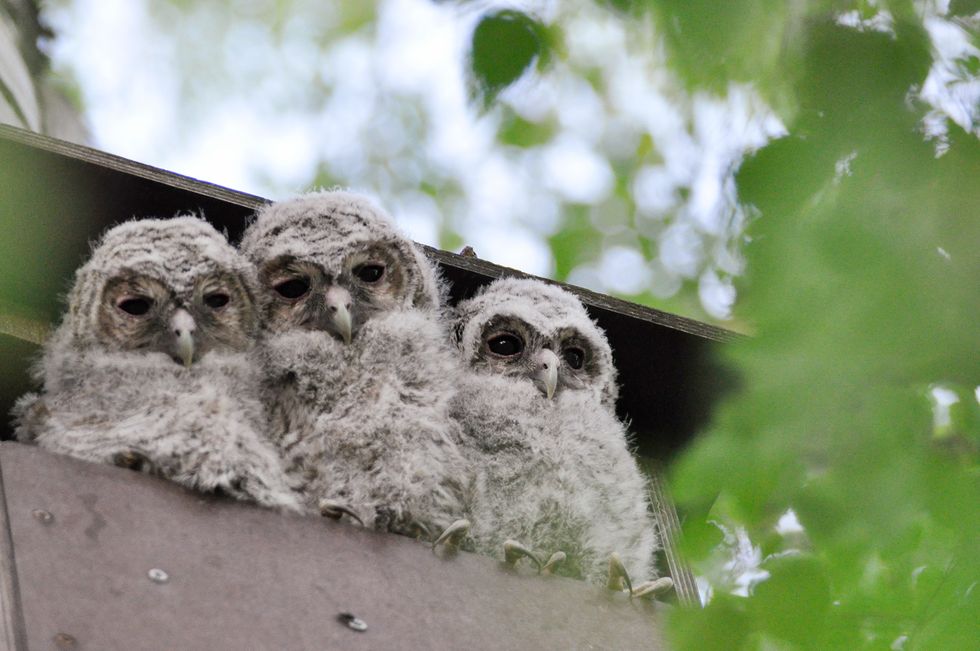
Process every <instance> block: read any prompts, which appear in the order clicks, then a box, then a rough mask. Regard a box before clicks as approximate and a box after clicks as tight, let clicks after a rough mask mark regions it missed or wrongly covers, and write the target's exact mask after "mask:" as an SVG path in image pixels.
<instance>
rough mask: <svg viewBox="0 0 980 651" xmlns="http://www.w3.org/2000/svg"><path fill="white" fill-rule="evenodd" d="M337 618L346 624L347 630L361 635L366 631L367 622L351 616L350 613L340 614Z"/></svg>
mask: <svg viewBox="0 0 980 651" xmlns="http://www.w3.org/2000/svg"><path fill="white" fill-rule="evenodd" d="M337 618H338V619H339V620H340V621H342V622H343V623H345V624H347V628H349V629H351V630H352V631H357V632H358V633H363V632H364V631H366V630H367V622H365V621H364V620H363V619H361V618H360V617H357V616H355V615H352V614H350V613H340V614H339V615H337Z"/></svg>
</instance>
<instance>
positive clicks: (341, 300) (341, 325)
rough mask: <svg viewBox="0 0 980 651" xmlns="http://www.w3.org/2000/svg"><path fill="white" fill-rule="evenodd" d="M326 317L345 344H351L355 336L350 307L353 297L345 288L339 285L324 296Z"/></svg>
mask: <svg viewBox="0 0 980 651" xmlns="http://www.w3.org/2000/svg"><path fill="white" fill-rule="evenodd" d="M324 303H325V309H326V313H327V314H326V316H327V319H328V322H329V324H330V327H331V329H332V330H335V331H336V332H337V334H339V335H340V336H341V337H342V338H343V339H344V343H345V344H349V343H350V341H351V336H352V335H353V323H352V322H351V316H350V307H351V303H352V301H351V296H350V292H348V291H347V290H346V289H344V288H343V287H338V286H337V285H334V286H332V287H331V288H330V289H328V290H327V293H326V295H325V296H324Z"/></svg>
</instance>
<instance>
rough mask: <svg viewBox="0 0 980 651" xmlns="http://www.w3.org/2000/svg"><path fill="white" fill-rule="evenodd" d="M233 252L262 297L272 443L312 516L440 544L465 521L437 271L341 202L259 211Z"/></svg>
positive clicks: (376, 217) (337, 198)
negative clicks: (349, 513)
mask: <svg viewBox="0 0 980 651" xmlns="http://www.w3.org/2000/svg"><path fill="white" fill-rule="evenodd" d="M241 250H242V252H243V253H244V254H245V255H246V256H247V257H248V258H249V259H250V260H252V261H253V262H254V263H255V264H256V265H257V267H258V270H259V281H260V285H261V287H262V290H263V292H264V295H263V309H262V323H263V329H264V332H263V338H262V341H263V343H262V348H261V354H262V359H263V365H264V369H265V371H264V372H265V380H266V384H265V386H266V398H267V402H268V404H269V406H270V410H271V413H272V426H271V431H272V433H273V438H274V439H275V440H276V441H277V443H278V445H279V448H280V451H281V454H282V455H283V457H284V458H285V459H286V463H287V468H288V471H289V472H290V474H291V475H292V476H294V477H297V478H299V479H300V480H301V481H302V482H303V487H302V491H303V493H304V495H305V496H306V500H307V504H308V505H309V506H310V507H317V506H320V507H323V506H324V505H338V504H339V505H343V506H344V507H347V508H349V509H351V510H353V512H354V513H355V514H356V515H357V517H358V519H360V520H361V521H362V522H363V523H364V525H365V526H368V527H373V528H377V529H382V530H391V531H397V532H400V533H412V531H413V529H414V528H415V525H421V528H422V529H424V530H428V532H429V533H430V534H435V533H438V531H439V530H441V529H442V528H444V527H446V526H447V525H448V524H450V523H451V522H452V521H453V520H454V519H455V518H456V517H459V514H460V513H461V511H462V502H461V500H462V490H463V482H461V481H460V478H461V477H462V474H461V473H462V472H463V471H464V468H465V465H464V462H463V459H462V456H461V455H460V453H459V451H458V448H457V445H456V443H455V440H454V437H453V430H452V423H451V421H450V420H449V417H448V410H449V400H450V397H451V396H452V393H453V384H454V380H455V378H456V377H458V375H459V370H460V367H459V362H458V359H457V357H456V355H455V353H454V351H453V350H452V349H451V346H450V345H449V343H448V342H447V341H446V337H445V334H444V331H443V330H442V328H441V321H440V314H441V312H440V303H441V286H440V283H439V279H438V277H437V275H436V272H435V269H434V268H433V266H432V264H431V263H430V262H429V261H428V260H427V259H426V258H425V256H424V254H423V253H422V252H421V251H420V250H419V249H418V248H417V247H416V246H415V245H414V244H413V243H412V242H411V241H410V240H408V239H406V238H405V237H403V236H402V235H400V234H399V233H398V232H397V231H396V230H395V228H394V226H393V225H392V223H391V221H390V220H389V218H388V216H387V215H386V214H385V213H384V212H382V210H381V209H380V208H378V207H377V206H375V205H374V204H373V203H371V202H370V201H368V200H367V199H366V198H364V197H361V196H358V195H356V194H351V193H347V192H339V191H335V192H319V193H312V194H308V195H305V196H302V197H299V198H296V199H293V200H290V201H284V202H281V203H277V204H273V205H270V206H268V207H267V208H265V209H263V210H262V211H261V212H260V213H259V214H258V217H257V219H256V221H255V223H254V224H252V225H251V226H250V227H249V229H248V231H247V232H246V234H245V237H244V239H243V240H242V243H241ZM330 508H332V507H329V506H328V507H327V510H329V509H330Z"/></svg>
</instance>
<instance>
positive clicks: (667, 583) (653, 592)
mask: <svg viewBox="0 0 980 651" xmlns="http://www.w3.org/2000/svg"><path fill="white" fill-rule="evenodd" d="M673 587H674V581H673V579H671V578H670V577H669V576H664V577H661V578H659V579H654V580H653V581H645V582H643V583H641V584H640V585H638V586H636V587H635V588H633V590H632V592H631V593H630V594H631V595H632V596H634V597H651V598H656V597H657V596H658V595H661V594H664V593H665V592H668V591H670V589H671V588H673Z"/></svg>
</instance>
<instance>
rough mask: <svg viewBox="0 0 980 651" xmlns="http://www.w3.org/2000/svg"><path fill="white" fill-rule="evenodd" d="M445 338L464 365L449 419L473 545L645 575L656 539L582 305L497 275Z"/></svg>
mask: <svg viewBox="0 0 980 651" xmlns="http://www.w3.org/2000/svg"><path fill="white" fill-rule="evenodd" d="M453 339H454V340H455V342H456V345H457V346H458V349H459V351H460V354H461V356H462V359H463V362H464V364H465V365H466V366H467V367H468V368H469V372H468V374H467V375H466V377H465V378H464V379H463V380H462V382H461V383H460V386H459V392H458V394H457V396H456V399H455V400H454V402H453V416H454V418H455V419H456V420H457V421H458V422H459V423H460V425H461V426H462V430H463V432H462V440H463V445H464V449H465V450H466V453H467V457H468V460H469V462H470V467H471V468H472V469H473V471H474V473H475V474H476V477H477V480H476V488H475V492H474V497H473V500H472V504H471V505H470V509H469V511H468V517H469V520H470V524H471V527H470V530H469V534H470V536H471V538H472V540H473V541H474V543H475V546H476V550H477V551H478V552H481V553H484V554H487V555H496V554H497V553H498V552H499V549H500V548H501V546H504V547H505V550H506V553H507V555H508V556H511V554H512V553H513V552H514V551H523V552H525V553H526V554H528V555H531V556H532V558H535V560H536V559H537V554H535V553H534V552H536V551H544V552H553V551H556V550H560V551H561V552H563V553H564V554H565V559H564V561H562V563H561V565H559V566H558V567H557V573H559V574H564V575H566V576H572V577H576V578H585V579H587V580H589V581H590V582H593V583H600V584H607V585H610V587H616V588H619V587H620V585H619V579H620V578H626V577H628V575H633V576H635V577H643V578H654V577H655V576H656V575H655V571H654V566H653V555H654V552H655V551H656V550H657V548H658V541H657V535H656V531H655V528H654V524H653V520H652V517H651V515H650V512H649V509H648V505H647V484H646V481H645V479H644V477H643V475H642V473H641V472H640V470H639V468H638V467H637V464H636V462H635V460H634V459H633V457H632V456H631V454H630V451H629V447H628V435H627V432H626V430H625V428H624V426H623V424H622V423H621V422H620V421H619V420H618V419H617V418H616V413H615V402H616V397H617V394H618V388H617V384H616V369H615V366H614V364H613V357H612V350H611V349H610V347H609V343H608V341H607V340H606V337H605V334H604V333H603V332H602V330H601V329H599V327H598V326H597V325H596V324H595V323H594V322H593V321H592V319H591V318H589V315H588V313H587V312H586V310H585V308H584V306H583V305H582V304H581V302H580V301H579V300H578V299H577V298H576V297H575V296H574V295H572V294H570V293H569V292H566V291H564V290H563V289H561V288H559V287H557V286H554V285H550V284H547V283H544V282H542V281H537V280H530V279H504V280H498V281H496V282H494V283H492V284H491V285H489V286H488V287H486V288H484V289H483V290H482V291H480V292H479V293H478V294H477V295H476V296H474V297H473V298H470V299H468V300H465V301H463V302H461V303H460V304H459V305H458V306H457V308H456V318H455V323H454V326H453ZM516 541H520V543H523V545H526V546H527V547H524V546H522V545H521V544H520V543H517V542H516ZM528 548H530V549H528ZM512 558H513V557H512ZM536 562H538V563H539V565H540V561H537V560H536ZM610 565H612V566H613V567H614V568H615V571H614V572H613V574H614V575H615V576H613V577H610ZM550 566H551V563H549V568H548V569H549V570H551V569H552V568H551V567H550ZM611 578H612V580H610V579H611ZM663 581H664V582H667V581H669V579H665V580H663ZM625 582H626V583H627V584H629V579H628V578H626V581H625Z"/></svg>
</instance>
